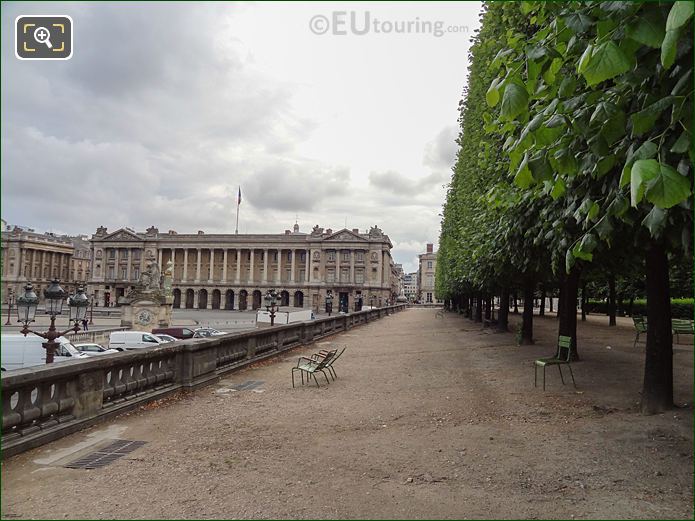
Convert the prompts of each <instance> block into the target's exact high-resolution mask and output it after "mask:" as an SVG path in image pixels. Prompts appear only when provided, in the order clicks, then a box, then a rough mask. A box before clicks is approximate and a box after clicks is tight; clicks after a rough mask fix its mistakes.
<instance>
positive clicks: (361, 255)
mask: <svg viewBox="0 0 695 521" xmlns="http://www.w3.org/2000/svg"><path fill="white" fill-rule="evenodd" d="M355 256H356V257H357V262H364V253H363V252H361V251H358V252H357V253H356V254H355Z"/></svg>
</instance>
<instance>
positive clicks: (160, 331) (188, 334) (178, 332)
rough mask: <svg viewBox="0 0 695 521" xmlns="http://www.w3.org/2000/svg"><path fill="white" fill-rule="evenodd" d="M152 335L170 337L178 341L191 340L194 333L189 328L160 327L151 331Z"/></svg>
mask: <svg viewBox="0 0 695 521" xmlns="http://www.w3.org/2000/svg"><path fill="white" fill-rule="evenodd" d="M152 334H153V335H170V336H173V337H174V338H178V339H179V340H183V339H186V338H193V335H195V331H193V330H192V329H191V328H190V327H160V328H155V329H153V330H152Z"/></svg>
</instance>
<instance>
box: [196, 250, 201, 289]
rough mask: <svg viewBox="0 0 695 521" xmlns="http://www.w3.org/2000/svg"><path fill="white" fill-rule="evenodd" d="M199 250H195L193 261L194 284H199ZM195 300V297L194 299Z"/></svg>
mask: <svg viewBox="0 0 695 521" xmlns="http://www.w3.org/2000/svg"><path fill="white" fill-rule="evenodd" d="M201 251H202V250H201V249H200V248H196V259H195V282H200V253H201ZM196 298H197V297H196Z"/></svg>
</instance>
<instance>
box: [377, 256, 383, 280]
mask: <svg viewBox="0 0 695 521" xmlns="http://www.w3.org/2000/svg"><path fill="white" fill-rule="evenodd" d="M378 259H379V264H378V269H377V284H378V285H379V286H381V284H382V280H383V275H384V252H383V251H379V252H378Z"/></svg>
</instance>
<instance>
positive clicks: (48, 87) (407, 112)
mask: <svg viewBox="0 0 695 521" xmlns="http://www.w3.org/2000/svg"><path fill="white" fill-rule="evenodd" d="M479 10H480V3H479V2H469V3H436V2H427V3H422V4H419V3H402V4H401V3H372V4H367V3H305V4H302V3H296V4H275V3H242V4H232V3H211V4H206V3H198V2H196V3H185V2H172V3H165V2H162V3H153V4H145V3H121V4H119V3H113V4H111V3H100V2H99V3H97V2H94V3H86V2H84V3H75V4H73V3H59V2H55V3H53V2H51V3H35V4H34V3H13V2H3V8H2V174H3V175H2V217H3V218H4V219H5V220H7V221H8V222H10V223H12V224H20V225H24V226H30V227H32V228H35V229H36V230H37V231H54V232H58V233H71V234H79V233H85V234H92V233H94V231H95V230H96V228H97V226H99V225H103V226H107V227H108V229H109V230H111V231H113V230H115V229H117V228H120V227H123V226H129V227H131V228H134V229H135V230H137V231H144V229H145V228H147V227H149V226H151V225H155V226H157V227H158V228H159V229H160V231H164V232H165V231H167V230H169V229H174V230H177V231H178V232H179V233H186V232H189V233H190V232H196V231H197V230H204V231H206V232H208V233H213V232H217V233H233V232H234V220H235V212H236V193H237V190H238V186H239V185H241V191H242V204H241V212H240V224H239V228H240V230H239V231H240V232H241V233H275V232H277V233H282V231H283V230H285V229H287V228H291V226H292V225H293V224H294V222H295V218H296V219H298V221H299V225H300V228H301V230H302V231H309V230H310V229H311V228H312V227H313V225H315V224H318V225H319V226H321V227H324V228H333V229H334V230H337V229H340V228H343V227H344V226H345V225H346V223H347V227H348V228H359V229H360V230H362V231H363V230H365V229H366V228H368V227H369V226H372V225H374V224H377V225H378V226H379V227H381V228H382V229H383V230H384V232H385V233H387V234H388V235H389V236H390V238H391V241H392V242H393V244H394V249H393V251H392V253H393V256H394V258H395V260H396V262H401V263H403V265H404V269H405V270H406V272H408V271H414V270H415V269H416V259H417V254H418V253H422V252H423V251H424V249H425V244H426V243H427V242H435V243H436V241H437V238H438V235H439V219H440V217H439V213H440V212H441V205H442V203H443V201H444V196H445V188H444V186H445V185H446V183H447V182H448V180H449V178H450V173H451V166H452V164H453V161H454V157H455V154H456V144H455V142H454V140H455V138H456V135H457V116H458V112H457V106H458V102H459V99H460V98H461V92H462V89H463V86H464V84H465V81H466V74H467V66H468V49H469V46H470V38H471V36H472V35H473V33H474V31H475V30H476V29H477V27H478V24H479V21H478V14H479ZM338 11H346V12H347V14H346V15H344V16H343V15H341V14H335V15H334V12H338ZM351 12H354V13H355V14H354V16H355V22H356V25H355V29H356V30H357V31H363V30H364V28H365V21H367V20H368V22H369V32H367V33H366V34H362V35H359V34H354V33H353V32H352V27H351V23H350V22H351V14H350V13H351ZM21 14H56V15H58V14H68V15H70V16H72V19H73V24H74V52H73V57H72V59H70V60H67V61H55V62H48V61H20V60H18V59H17V58H15V55H14V35H15V33H14V27H13V26H14V21H15V18H16V17H17V16H18V15H21ZM317 16H318V18H316V17H317ZM321 17H325V18H321ZM343 20H344V21H345V25H340V24H341V22H342V21H343ZM326 22H327V23H326ZM336 22H337V24H338V25H336ZM395 22H401V23H402V22H405V23H406V24H407V22H411V23H410V26H409V27H408V26H407V25H401V26H400V27H401V28H402V30H405V31H408V30H409V31H410V32H409V33H395V32H394V31H395V28H393V27H392V28H391V32H388V31H389V27H390V25H389V24H393V23H395ZM426 22H431V25H427V24H426ZM437 22H439V25H437ZM430 27H431V28H432V30H431V31H430ZM437 27H440V28H441V30H442V33H443V34H442V33H439V34H440V35H439V36H437V35H436V34H433V32H435V31H436V29H437ZM312 28H313V30H314V31H318V32H322V31H326V32H325V33H324V34H315V33H314V32H312ZM377 31H379V32H377ZM454 31H456V32H454ZM334 32H345V33H347V34H334Z"/></svg>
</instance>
